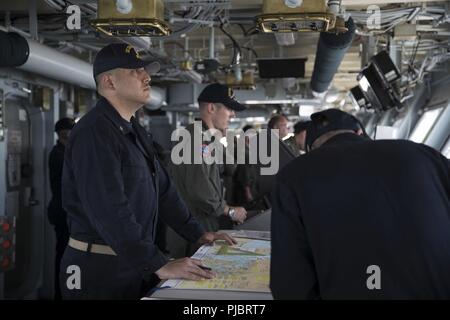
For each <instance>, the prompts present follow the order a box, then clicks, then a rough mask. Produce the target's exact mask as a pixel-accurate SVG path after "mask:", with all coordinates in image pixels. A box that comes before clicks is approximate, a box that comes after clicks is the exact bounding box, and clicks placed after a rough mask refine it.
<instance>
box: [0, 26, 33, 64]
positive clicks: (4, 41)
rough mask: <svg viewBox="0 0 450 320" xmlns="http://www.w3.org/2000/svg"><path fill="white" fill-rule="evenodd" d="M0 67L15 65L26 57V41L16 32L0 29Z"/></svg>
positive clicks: (22, 62)
mask: <svg viewBox="0 0 450 320" xmlns="http://www.w3.org/2000/svg"><path fill="white" fill-rule="evenodd" d="M0 44H1V45H0V68H2V67H17V66H20V65H22V64H24V63H25V62H26V61H27V59H28V54H29V53H30V48H29V47H28V42H27V40H25V38H23V37H22V36H20V35H19V34H17V33H14V32H4V31H0Z"/></svg>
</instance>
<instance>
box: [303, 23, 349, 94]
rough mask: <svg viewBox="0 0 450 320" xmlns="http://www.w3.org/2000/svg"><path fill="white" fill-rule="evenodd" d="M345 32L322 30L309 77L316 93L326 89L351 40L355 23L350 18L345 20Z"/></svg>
mask: <svg viewBox="0 0 450 320" xmlns="http://www.w3.org/2000/svg"><path fill="white" fill-rule="evenodd" d="M345 27H346V28H347V29H348V31H347V32H344V33H340V34H336V33H328V32H322V33H321V34H320V37H319V42H318V44H317V52H316V60H315V62H314V71H313V74H312V77H311V89H312V91H313V92H316V93H319V94H320V93H323V92H325V91H327V90H328V87H329V86H330V83H331V81H333V77H334V75H335V74H336V72H337V70H338V68H339V65H340V64H341V62H342V60H343V59H344V56H345V53H346V52H347V51H348V49H349V48H350V46H351V45H352V42H353V36H354V35H355V29H356V28H355V24H354V22H353V19H352V18H349V19H348V21H346V22H345Z"/></svg>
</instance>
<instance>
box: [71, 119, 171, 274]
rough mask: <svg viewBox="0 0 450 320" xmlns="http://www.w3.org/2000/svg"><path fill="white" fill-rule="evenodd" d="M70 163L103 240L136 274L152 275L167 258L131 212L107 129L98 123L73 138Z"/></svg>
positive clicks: (80, 192)
mask: <svg viewBox="0 0 450 320" xmlns="http://www.w3.org/2000/svg"><path fill="white" fill-rule="evenodd" d="M70 157H71V162H72V167H73V174H74V177H75V184H76V189H77V193H78V195H79V197H80V201H81V203H82V206H83V209H84V211H85V213H86V215H87V217H88V219H89V221H90V223H91V224H92V225H93V226H94V227H95V229H96V230H97V232H98V233H99V235H100V236H101V237H102V238H103V240H104V241H105V242H106V243H107V244H108V245H110V246H111V247H112V249H113V250H114V251H115V252H116V254H117V255H118V256H119V258H121V259H124V261H126V262H127V263H128V264H129V265H130V266H131V267H132V268H133V269H135V270H136V271H137V272H140V273H142V274H144V273H145V272H152V273H153V272H155V271H157V270H158V269H160V268H161V267H162V266H163V265H165V264H166V263H167V258H166V257H165V256H164V255H163V254H162V253H161V252H160V251H159V249H158V248H157V247H156V246H155V245H154V244H153V241H152V235H151V234H145V233H143V230H142V226H141V225H140V224H139V223H138V222H137V221H136V216H135V214H134V213H133V212H132V211H131V210H130V206H129V203H128V199H127V196H126V194H125V188H124V183H123V177H122V170H121V158H120V149H119V147H118V144H117V143H116V142H115V141H114V139H113V138H112V134H111V132H110V129H109V128H108V126H107V125H106V124H104V123H99V124H98V125H96V126H95V127H90V128H86V129H85V130H84V131H80V132H79V134H78V135H77V136H76V137H74V139H73V144H72V149H71V154H70Z"/></svg>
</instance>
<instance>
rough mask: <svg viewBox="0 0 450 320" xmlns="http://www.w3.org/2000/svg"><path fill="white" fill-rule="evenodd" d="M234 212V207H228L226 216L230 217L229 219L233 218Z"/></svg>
mask: <svg viewBox="0 0 450 320" xmlns="http://www.w3.org/2000/svg"><path fill="white" fill-rule="evenodd" d="M235 213H236V209H235V208H230V209H228V216H229V217H230V218H231V220H233V219H234V214H235Z"/></svg>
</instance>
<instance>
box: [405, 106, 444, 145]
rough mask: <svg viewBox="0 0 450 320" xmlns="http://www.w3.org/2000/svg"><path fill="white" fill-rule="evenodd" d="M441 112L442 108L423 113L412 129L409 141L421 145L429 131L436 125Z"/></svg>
mask: <svg viewBox="0 0 450 320" xmlns="http://www.w3.org/2000/svg"><path fill="white" fill-rule="evenodd" d="M442 110H444V108H436V109H431V110H427V111H425V112H424V113H423V115H422V117H420V119H419V121H418V122H417V125H416V127H415V128H414V131H413V132H412V134H411V136H410V137H409V140H411V141H414V142H418V143H423V142H424V141H425V139H426V138H427V136H428V134H429V133H430V131H431V129H432V128H433V126H434V124H435V123H436V121H437V119H439V116H440V115H441V113H442Z"/></svg>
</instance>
